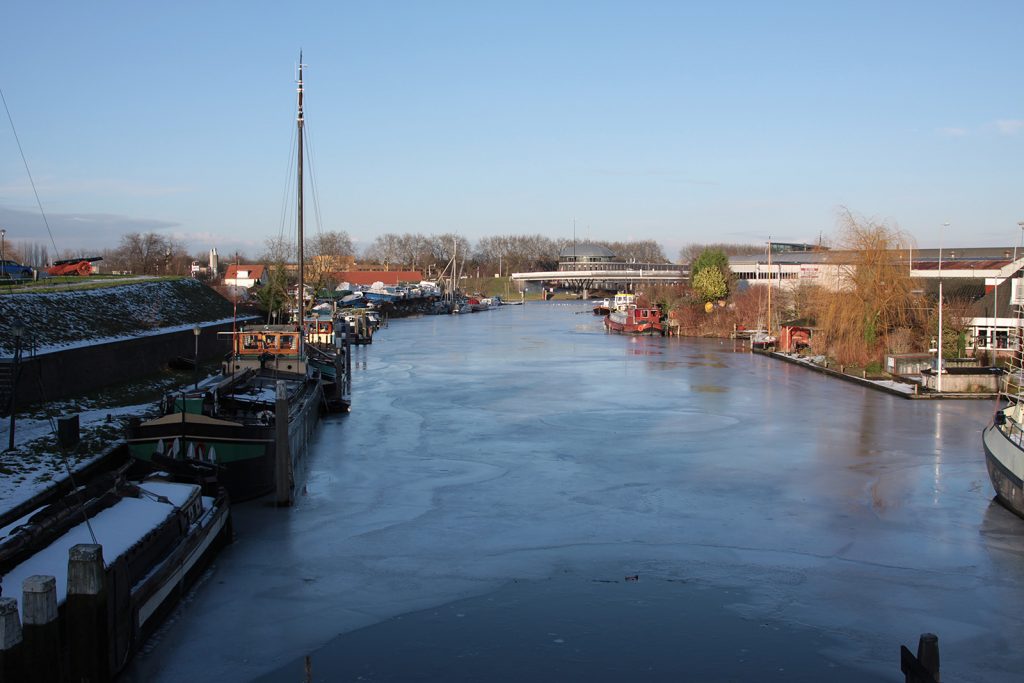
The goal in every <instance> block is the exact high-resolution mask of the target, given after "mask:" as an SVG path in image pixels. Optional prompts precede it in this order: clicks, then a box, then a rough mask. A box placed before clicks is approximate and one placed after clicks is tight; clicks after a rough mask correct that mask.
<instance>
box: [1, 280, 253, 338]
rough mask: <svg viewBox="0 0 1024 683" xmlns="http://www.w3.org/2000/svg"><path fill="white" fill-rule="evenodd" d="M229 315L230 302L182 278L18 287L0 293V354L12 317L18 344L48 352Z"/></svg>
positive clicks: (189, 325) (224, 319)
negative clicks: (18, 329) (20, 327)
mask: <svg viewBox="0 0 1024 683" xmlns="http://www.w3.org/2000/svg"><path fill="white" fill-rule="evenodd" d="M233 315H234V310H233V306H232V304H231V302H229V301H227V300H226V299H224V298H223V297H222V296H220V295H219V294H218V293H217V292H215V291H214V290H212V289H210V288H209V287H207V286H206V285H204V284H202V283H201V282H198V281H196V280H191V279H187V278H183V279H180V280H158V281H142V282H131V283H125V284H121V285H116V286H113V287H103V288H99V289H85V290H74V291H67V292H39V293H36V292H22V293H17V294H11V295H9V296H0V349H2V351H0V353H2V355H9V354H11V353H12V352H13V349H14V336H13V334H12V332H11V329H12V327H13V326H14V324H15V322H17V321H21V322H22V323H23V324H24V325H26V326H27V329H26V337H25V339H23V344H29V345H31V346H33V347H34V348H35V349H36V350H37V352H51V351H55V350H60V349H66V348H72V347H74V346H82V345H87V344H95V343H98V342H101V341H112V340H117V339H130V338H133V337H139V336H144V335H150V334H159V333H163V332H166V331H168V330H173V329H190V328H191V327H192V326H193V325H195V324H196V323H205V324H210V323H211V322H214V321H216V322H224V321H230V320H231V319H232V317H233ZM37 321H46V324H38V323H37Z"/></svg>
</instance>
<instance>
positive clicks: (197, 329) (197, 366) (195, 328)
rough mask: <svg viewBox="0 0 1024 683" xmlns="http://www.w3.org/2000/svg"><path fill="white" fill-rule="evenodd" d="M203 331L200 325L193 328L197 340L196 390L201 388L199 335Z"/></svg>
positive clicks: (195, 359)
mask: <svg viewBox="0 0 1024 683" xmlns="http://www.w3.org/2000/svg"><path fill="white" fill-rule="evenodd" d="M202 331H203V330H202V328H201V327H199V325H196V326H195V327H193V328H192V335H193V336H194V337H195V338H196V352H195V356H194V357H193V358H194V361H193V365H194V366H195V380H196V387H195V388H196V389H198V388H199V333H200V332H202Z"/></svg>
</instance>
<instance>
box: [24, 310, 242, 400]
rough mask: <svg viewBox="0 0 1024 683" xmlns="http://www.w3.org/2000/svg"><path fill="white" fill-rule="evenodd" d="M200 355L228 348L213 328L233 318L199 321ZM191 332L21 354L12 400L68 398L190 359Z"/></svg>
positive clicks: (193, 340)
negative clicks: (174, 362) (180, 360)
mask: <svg viewBox="0 0 1024 683" xmlns="http://www.w3.org/2000/svg"><path fill="white" fill-rule="evenodd" d="M200 327H201V329H202V332H201V333H200V335H199V360H200V361H206V360H210V359H213V358H219V357H221V356H222V355H224V354H225V353H227V350H228V344H227V343H226V342H225V340H224V339H223V338H218V336H217V332H222V331H224V332H230V331H231V327H232V323H231V322H226V323H214V324H200ZM195 351H196V337H195V335H194V334H193V332H192V330H191V329H184V330H180V329H179V330H173V331H168V332H164V333H158V334H152V335H146V336H141V337H135V338H133V339H124V340H118V341H109V342H99V343H96V344H90V345H88V346H81V347H74V348H69V349H66V350H62V351H52V352H48V353H42V354H38V355H35V356H31V355H25V356H23V358H22V363H21V368H20V373H19V377H18V384H17V391H16V394H15V397H16V405H17V407H18V408H23V407H25V406H27V405H30V404H33V403H39V402H43V401H52V400H56V399H63V398H70V397H72V396H76V395H80V394H83V393H86V392H89V391H93V390H96V389H101V388H103V387H107V386H111V385H114V384H119V383H121V382H129V381H133V380H136V379H139V378H140V377H145V376H146V375H152V374H154V373H157V372H159V371H160V370H162V369H164V368H166V367H167V363H168V362H169V361H170V360H171V359H173V358H177V357H179V356H181V357H184V358H192V356H193V355H194V354H195Z"/></svg>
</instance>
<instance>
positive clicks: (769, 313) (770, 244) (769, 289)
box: [767, 237, 774, 334]
mask: <svg viewBox="0 0 1024 683" xmlns="http://www.w3.org/2000/svg"><path fill="white" fill-rule="evenodd" d="M773 277H774V274H773V273H772V238H771V237H769V238H768V327H767V331H768V334H771V333H772V285H773V283H774V280H773V279H772V278H773Z"/></svg>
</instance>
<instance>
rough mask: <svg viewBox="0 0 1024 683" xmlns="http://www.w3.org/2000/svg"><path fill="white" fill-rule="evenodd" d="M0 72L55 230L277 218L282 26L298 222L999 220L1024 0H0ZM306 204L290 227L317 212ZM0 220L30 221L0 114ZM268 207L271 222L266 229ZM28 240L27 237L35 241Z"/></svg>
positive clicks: (202, 226)
mask: <svg viewBox="0 0 1024 683" xmlns="http://www.w3.org/2000/svg"><path fill="white" fill-rule="evenodd" d="M12 5H13V6H12ZM2 17H3V23H4V26H5V29H6V30H5V31H4V40H3V41H2V42H0V56H2V59H0V88H2V89H3V93H4V95H5V97H6V100H7V105H8V107H9V109H10V112H11V115H12V117H13V119H14V123H15V126H16V127H17V131H18V134H19V137H20V139H21V144H22V147H23V148H24V152H25V155H26V157H27V160H28V163H29V166H30V169H31V172H32V175H33V177H34V179H35V181H36V184H37V188H38V190H39V195H40V199H41V201H42V204H43V208H44V209H45V210H46V214H47V217H48V218H49V222H50V225H51V228H52V229H53V232H54V239H55V241H56V243H57V248H58V249H60V250H64V249H86V250H88V249H96V248H101V247H104V246H116V245H117V243H118V240H119V237H120V235H121V234H123V233H124V232H126V231H142V232H146V231H150V230H155V231H158V232H161V233H163V234H167V235H169V236H173V237H175V238H177V239H179V240H181V241H183V242H185V243H186V245H187V246H188V247H189V248H190V249H191V250H193V251H202V250H206V249H208V248H210V247H213V246H216V247H217V248H218V251H219V252H220V253H221V254H229V253H232V252H233V251H234V250H236V249H238V250H241V251H243V252H246V253H249V254H256V253H258V252H259V251H261V249H262V245H263V241H264V240H265V239H266V238H268V237H276V236H277V235H279V234H280V233H281V231H282V230H283V229H288V230H291V229H292V227H291V222H292V219H291V218H290V216H291V200H290V199H288V197H289V195H288V192H290V191H291V190H290V186H291V184H292V180H291V177H290V167H291V154H292V151H291V150H292V146H291V145H292V136H293V129H294V110H295V84H294V79H295V64H296V62H297V60H298V52H299V49H300V48H301V49H302V50H304V53H305V58H304V61H305V62H306V63H307V65H308V66H307V69H306V78H305V80H306V104H307V108H306V111H307V121H308V126H309V133H310V137H311V142H312V150H311V153H312V155H313V166H312V174H313V179H314V181H315V186H316V190H317V196H318V204H319V215H320V221H319V227H320V228H321V229H324V230H336V229H341V230H346V231H347V232H348V233H349V234H350V235H351V236H352V237H353V238H354V239H355V240H356V241H357V244H358V245H365V244H368V243H370V242H372V240H373V238H374V237H375V236H376V235H378V234H381V233H383V232H423V233H437V232H447V231H455V232H459V233H461V234H464V235H466V236H467V237H468V238H470V239H471V240H475V239H477V238H479V237H482V236H486V235H489V234H498V233H542V234H546V235H548V236H550V237H571V235H572V230H573V228H572V226H573V220H574V219H575V221H576V231H577V236H578V237H579V238H586V237H591V238H594V239H607V240H627V239H654V240H657V241H658V242H660V243H661V244H662V245H663V246H664V247H665V249H666V253H667V254H668V255H669V256H670V257H675V256H676V254H677V252H678V249H679V247H680V246H682V245H684V244H687V243H690V242H708V241H716V242H717V241H729V242H763V241H765V240H767V239H768V237H769V236H771V237H772V238H773V239H776V240H783V241H798V240H816V239H817V238H818V236H819V234H824V235H825V236H826V238H827V237H829V236H830V235H831V236H833V237H834V236H835V233H836V218H837V213H838V211H839V209H840V207H844V206H845V207H848V208H849V209H850V210H852V211H854V212H855V213H858V214H862V215H865V216H870V217H874V218H877V219H881V220H887V221H890V222H892V223H894V224H896V225H898V226H899V227H900V228H901V229H903V230H904V231H906V232H908V233H909V234H911V235H912V236H913V237H914V238H916V241H917V243H918V245H919V246H922V247H928V246H936V245H937V243H938V240H939V239H940V235H939V233H940V230H942V228H941V226H942V224H943V223H945V222H949V223H950V227H949V228H948V229H946V230H945V231H944V234H943V235H942V237H941V239H942V241H943V244H945V245H949V246H968V245H1002V244H1013V243H1016V242H1017V239H1018V234H1017V233H1018V232H1019V229H1018V228H1017V227H1016V224H1017V222H1018V221H1020V220H1024V205H1022V202H1021V197H1022V196H1024V192H1022V179H1024V175H1022V172H1024V89H1022V87H1021V85H1022V77H1024V68H1022V67H1024V63H1022V62H1024V59H1022V55H1024V43H1022V42H1021V40H1020V35H1019V34H1020V27H1021V26H1024V3H1022V2H1019V1H1018V2H986V1H984V0H982V1H979V2H972V3H967V2H936V1H932V2H871V1H860V2H835V3H823V2H742V1H736V2H717V3H708V2H701V3H696V2H683V1H682V0H679V1H677V2H643V1H632V2H557V1H552V2H511V3H509V2H501V3H499V2H486V1H484V0H481V1H478V2H444V1H441V0H432V1H430V2H411V1H408V2H386V1H382V2H372V3H365V2H364V3H353V2H315V1H311V2H306V3H281V2H275V3H270V2H232V3H229V2H188V1H179V2H174V3H159V4H158V3H148V2H96V3H83V2H45V1H42V0H41V1H40V2H37V3H17V4H14V3H8V6H6V7H5V9H4V11H3V13H2ZM315 217H316V216H315V213H314V212H312V211H311V212H310V213H309V214H308V215H307V230H310V231H315V230H316V229H317V227H318V222H317V221H316V220H315ZM0 226H3V227H5V228H6V229H7V234H8V239H13V240H14V241H15V242H18V241H23V240H31V241H38V242H46V243H49V238H48V236H47V234H46V230H45V228H44V227H43V224H42V220H41V218H40V214H39V210H38V208H37V207H36V205H35V199H34V196H33V194H32V192H31V188H30V186H29V183H28V177H27V175H26V172H25V169H24V167H23V165H22V162H21V157H20V156H19V153H18V149H17V145H16V143H15V140H14V135H13V133H12V132H11V127H10V124H9V122H8V121H7V120H6V114H5V113H3V112H0ZM285 226H287V228H286V227H285ZM51 249H52V247H51Z"/></svg>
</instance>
